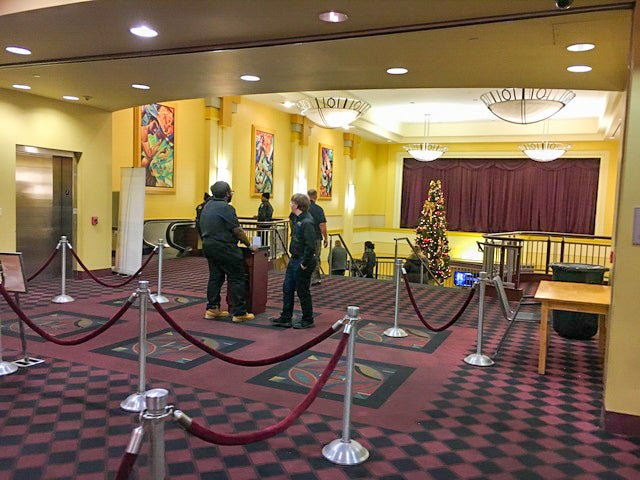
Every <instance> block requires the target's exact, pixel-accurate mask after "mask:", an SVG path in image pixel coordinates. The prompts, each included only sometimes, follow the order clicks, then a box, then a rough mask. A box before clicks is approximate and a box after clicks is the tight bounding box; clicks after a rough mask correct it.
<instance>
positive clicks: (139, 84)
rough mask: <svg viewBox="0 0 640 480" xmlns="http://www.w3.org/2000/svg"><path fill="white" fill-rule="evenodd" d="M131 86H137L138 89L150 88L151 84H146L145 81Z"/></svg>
mask: <svg viewBox="0 0 640 480" xmlns="http://www.w3.org/2000/svg"><path fill="white" fill-rule="evenodd" d="M131 87H132V88H137V89H138V90H149V89H150V88H151V87H150V86H149V85H145V84H143V83H134V84H132V85H131Z"/></svg>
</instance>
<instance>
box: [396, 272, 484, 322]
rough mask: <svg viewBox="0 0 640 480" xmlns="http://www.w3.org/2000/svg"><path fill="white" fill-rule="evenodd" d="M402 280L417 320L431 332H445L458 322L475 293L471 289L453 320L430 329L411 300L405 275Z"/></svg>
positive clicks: (413, 300) (409, 287)
mask: <svg viewBox="0 0 640 480" xmlns="http://www.w3.org/2000/svg"><path fill="white" fill-rule="evenodd" d="M402 278H404V284H405V286H406V287H407V293H408V294H409V299H410V300H411V305H413V309H414V310H415V311H416V315H418V318H419V319H420V321H421V322H422V324H423V325H424V326H425V327H427V328H428V329H429V330H431V331H432V332H442V331H443V330H446V329H447V328H449V327H450V326H451V325H453V324H454V323H456V322H457V321H458V319H459V318H460V316H461V315H462V313H463V312H464V311H465V309H466V308H467V307H468V306H469V302H471V299H472V298H473V295H474V294H475V293H476V289H475V287H474V288H472V289H471V290H470V291H469V295H467V299H466V300H465V301H464V303H463V304H462V307H460V310H458V312H457V313H456V314H455V315H454V316H453V318H452V319H451V320H449V321H448V322H447V323H445V324H444V325H443V326H441V327H432V326H431V325H429V324H428V323H427V321H426V320H425V319H424V317H423V316H422V313H420V309H419V308H418V305H416V301H415V299H414V298H413V292H412V291H411V286H410V285H409V280H408V279H407V274H406V273H403V274H402Z"/></svg>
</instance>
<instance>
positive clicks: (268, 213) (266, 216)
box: [258, 202, 273, 222]
mask: <svg viewBox="0 0 640 480" xmlns="http://www.w3.org/2000/svg"><path fill="white" fill-rule="evenodd" d="M272 218H273V207H272V206H271V204H270V203H269V202H261V203H260V206H259V207H258V221H259V222H270V221H271V219H272Z"/></svg>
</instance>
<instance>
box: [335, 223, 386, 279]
mask: <svg viewBox="0 0 640 480" xmlns="http://www.w3.org/2000/svg"><path fill="white" fill-rule="evenodd" d="M333 237H338V238H339V239H340V241H341V242H342V246H343V247H344V249H345V250H346V251H347V256H348V257H349V265H353V266H354V267H356V270H358V274H360V276H364V274H363V273H362V269H361V268H360V265H358V264H357V263H356V262H355V261H354V258H353V255H351V250H349V247H347V244H346V242H345V241H344V239H343V238H342V235H340V234H339V233H330V234H329V255H331V250H333ZM376 263H377V261H376ZM376 268H377V266H376ZM329 272H331V265H329ZM349 274H351V270H349Z"/></svg>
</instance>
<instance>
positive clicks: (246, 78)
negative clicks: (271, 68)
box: [240, 75, 260, 82]
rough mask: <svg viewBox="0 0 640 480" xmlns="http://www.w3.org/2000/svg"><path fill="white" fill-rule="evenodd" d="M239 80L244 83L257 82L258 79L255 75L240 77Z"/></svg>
mask: <svg viewBox="0 0 640 480" xmlns="http://www.w3.org/2000/svg"><path fill="white" fill-rule="evenodd" d="M240 80H244V81H245V82H259V81H260V77H258V76H257V75H242V76H241V77H240Z"/></svg>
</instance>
